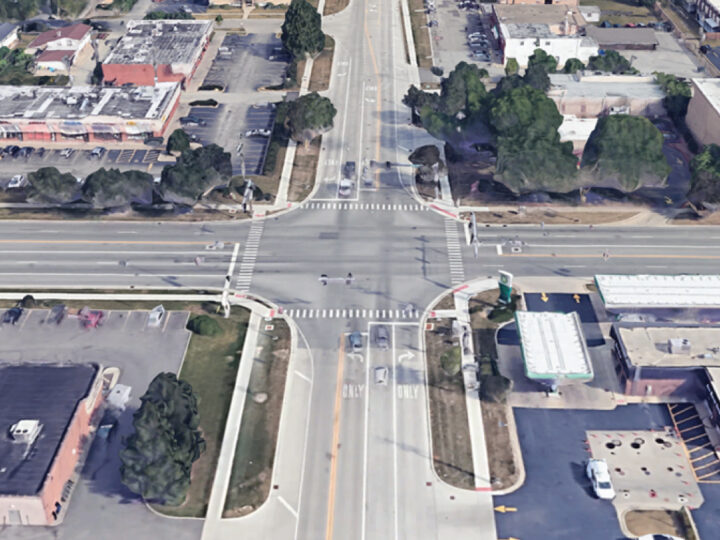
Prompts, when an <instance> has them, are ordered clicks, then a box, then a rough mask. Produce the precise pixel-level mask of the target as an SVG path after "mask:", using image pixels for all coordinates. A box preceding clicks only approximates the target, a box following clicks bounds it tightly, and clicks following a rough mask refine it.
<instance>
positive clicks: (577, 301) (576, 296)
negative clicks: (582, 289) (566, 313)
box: [573, 293, 580, 304]
mask: <svg viewBox="0 0 720 540" xmlns="http://www.w3.org/2000/svg"><path fill="white" fill-rule="evenodd" d="M573 298H574V299H575V303H576V304H579V303H580V295H579V294H577V293H575V294H573Z"/></svg>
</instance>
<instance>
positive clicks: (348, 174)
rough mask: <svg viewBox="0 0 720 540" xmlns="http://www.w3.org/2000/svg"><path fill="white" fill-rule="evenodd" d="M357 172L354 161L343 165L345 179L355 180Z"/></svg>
mask: <svg viewBox="0 0 720 540" xmlns="http://www.w3.org/2000/svg"><path fill="white" fill-rule="evenodd" d="M356 170H357V167H356V165H355V162H354V161H346V162H345V165H343V176H344V177H345V178H348V179H350V180H352V179H353V178H355V171H356Z"/></svg>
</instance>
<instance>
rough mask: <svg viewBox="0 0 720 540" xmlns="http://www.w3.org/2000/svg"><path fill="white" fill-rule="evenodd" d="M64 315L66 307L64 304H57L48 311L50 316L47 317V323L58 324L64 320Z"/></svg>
mask: <svg viewBox="0 0 720 540" xmlns="http://www.w3.org/2000/svg"><path fill="white" fill-rule="evenodd" d="M66 313H67V307H65V304H58V305H56V306H53V307H52V309H50V314H49V315H48V318H47V322H48V323H55V324H60V323H61V322H62V320H63V319H64V318H65V314H66Z"/></svg>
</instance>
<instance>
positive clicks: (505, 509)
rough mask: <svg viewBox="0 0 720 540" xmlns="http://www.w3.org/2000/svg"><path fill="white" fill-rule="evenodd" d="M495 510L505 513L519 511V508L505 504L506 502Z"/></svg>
mask: <svg viewBox="0 0 720 540" xmlns="http://www.w3.org/2000/svg"><path fill="white" fill-rule="evenodd" d="M495 511H496V512H500V513H501V514H504V513H505V512H517V508H515V507H514V506H505V505H504V504H501V505H500V506H496V507H495Z"/></svg>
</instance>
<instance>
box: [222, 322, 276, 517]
mask: <svg viewBox="0 0 720 540" xmlns="http://www.w3.org/2000/svg"><path fill="white" fill-rule="evenodd" d="M258 347H262V350H261V352H260V354H259V355H258V356H257V359H256V360H255V362H254V363H253V367H252V371H251V373H250V381H249V383H248V396H247V400H246V402H245V407H244V409H243V415H242V420H241V422H240V434H239V436H238V441H237V446H236V448H235V460H234V461H233V468H232V474H231V476H230V485H229V486H228V493H227V498H226V500H225V511H224V513H223V517H238V516H242V515H245V514H248V513H250V512H252V511H253V510H255V509H256V508H258V507H259V506H260V505H261V504H262V503H263V502H265V499H267V497H268V494H269V493H270V482H271V480H272V470H273V463H274V461H275V448H276V446H277V437H278V429H279V426H280V412H281V411H282V402H283V395H284V392H285V380H286V378H287V367H288V362H289V359H290V328H289V327H288V325H287V323H286V322H285V321H282V320H277V321H273V329H272V330H270V331H263V332H261V333H260V335H259V336H258ZM255 398H259V399H255ZM263 399H265V401H263Z"/></svg>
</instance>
